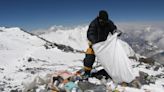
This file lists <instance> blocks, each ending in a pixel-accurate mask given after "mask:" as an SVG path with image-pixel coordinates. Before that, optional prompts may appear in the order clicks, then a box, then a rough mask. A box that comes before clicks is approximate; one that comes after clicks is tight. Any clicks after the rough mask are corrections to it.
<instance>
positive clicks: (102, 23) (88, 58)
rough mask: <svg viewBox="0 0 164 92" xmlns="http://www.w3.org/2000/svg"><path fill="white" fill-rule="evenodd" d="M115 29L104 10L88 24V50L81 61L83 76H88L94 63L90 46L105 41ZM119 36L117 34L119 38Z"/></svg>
mask: <svg viewBox="0 0 164 92" xmlns="http://www.w3.org/2000/svg"><path fill="white" fill-rule="evenodd" d="M116 29H117V27H116V25H115V24H114V23H113V22H112V21H111V20H110V19H109V18H108V13H107V11H105V10H100V11H99V14H98V16H97V17H96V18H95V19H94V20H93V21H92V22H91V23H90V25H89V28H88V30H87V39H88V41H89V48H88V49H87V51H86V53H85V58H84V60H83V62H84V63H83V64H84V72H85V73H84V76H86V75H87V76H90V72H91V70H92V65H93V63H94V61H95V55H94V51H93V49H92V45H93V44H96V43H98V42H102V41H105V40H106V39H107V37H108V35H109V34H114V33H115V30H116ZM120 35H121V34H119V36H120Z"/></svg>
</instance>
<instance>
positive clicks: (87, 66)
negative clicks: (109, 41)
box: [84, 54, 95, 74]
mask: <svg viewBox="0 0 164 92" xmlns="http://www.w3.org/2000/svg"><path fill="white" fill-rule="evenodd" d="M94 61H95V55H94V54H86V55H85V58H84V70H85V73H86V74H90V71H91V70H92V65H93V63H94Z"/></svg>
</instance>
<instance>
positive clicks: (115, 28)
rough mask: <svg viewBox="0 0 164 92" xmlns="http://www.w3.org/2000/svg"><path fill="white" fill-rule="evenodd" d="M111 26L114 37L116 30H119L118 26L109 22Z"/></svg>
mask: <svg viewBox="0 0 164 92" xmlns="http://www.w3.org/2000/svg"><path fill="white" fill-rule="evenodd" d="M109 25H110V27H111V29H110V30H111V33H112V35H113V34H114V33H115V32H116V30H117V26H116V25H115V24H114V23H113V22H112V21H111V20H110V21H109Z"/></svg>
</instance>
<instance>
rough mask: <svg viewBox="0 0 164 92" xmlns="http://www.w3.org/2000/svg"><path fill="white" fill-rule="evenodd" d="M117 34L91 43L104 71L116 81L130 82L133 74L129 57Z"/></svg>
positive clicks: (133, 76)
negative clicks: (102, 40)
mask: <svg viewBox="0 0 164 92" xmlns="http://www.w3.org/2000/svg"><path fill="white" fill-rule="evenodd" d="M117 34H118V33H115V34H114V35H112V36H111V35H110V36H108V38H107V40H106V41H104V42H99V43H96V44H94V45H93V50H94V52H95V55H96V57H97V59H98V61H99V62H100V63H101V64H102V66H103V67H104V69H105V70H106V72H107V73H108V74H109V75H110V76H111V77H112V79H113V81H114V82H116V83H121V82H127V83H129V82H131V81H132V80H134V78H135V75H133V71H132V69H131V66H130V64H129V63H130V59H129V58H128V56H127V54H126V52H125V50H124V49H123V47H122V45H121V43H120V41H118V40H119V39H118V38H117Z"/></svg>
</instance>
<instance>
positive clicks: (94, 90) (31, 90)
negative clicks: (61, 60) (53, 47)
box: [23, 69, 141, 92]
mask: <svg viewBox="0 0 164 92" xmlns="http://www.w3.org/2000/svg"><path fill="white" fill-rule="evenodd" d="M83 73H84V71H83V69H81V70H79V71H77V72H75V73H71V72H69V71H56V72H54V73H53V74H47V75H46V76H45V77H40V76H36V77H35V78H34V80H32V81H31V82H29V81H28V82H24V83H23V86H24V90H23V92H124V90H125V87H127V86H129V87H135V88H140V87H141V84H140V82H138V81H136V80H135V81H133V82H131V83H120V84H118V83H115V82H114V81H113V80H112V79H111V77H110V76H109V75H108V74H107V73H106V71H105V70H104V69H101V70H99V71H96V72H93V73H92V74H91V76H90V77H87V78H86V77H84V76H83V75H82V74H83Z"/></svg>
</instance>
